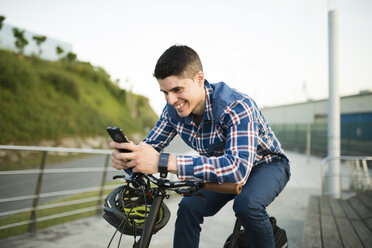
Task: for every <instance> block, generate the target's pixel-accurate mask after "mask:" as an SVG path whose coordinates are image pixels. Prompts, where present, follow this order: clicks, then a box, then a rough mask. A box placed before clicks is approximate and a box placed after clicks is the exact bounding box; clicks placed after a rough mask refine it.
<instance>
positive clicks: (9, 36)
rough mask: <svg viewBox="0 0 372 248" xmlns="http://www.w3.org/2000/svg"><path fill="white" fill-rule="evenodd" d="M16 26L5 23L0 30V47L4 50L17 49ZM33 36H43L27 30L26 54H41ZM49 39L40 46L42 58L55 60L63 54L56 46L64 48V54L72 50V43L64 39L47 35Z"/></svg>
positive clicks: (25, 32)
mask: <svg viewBox="0 0 372 248" xmlns="http://www.w3.org/2000/svg"><path fill="white" fill-rule="evenodd" d="M13 28H18V27H14V26H11V25H8V24H5V23H3V27H2V29H1V30H0V48H1V49H4V50H12V51H17V47H16V46H15V41H16V39H15V37H14V34H13ZM18 29H19V30H21V31H22V30H24V29H22V28H18ZM33 36H41V35H40V34H36V33H33V32H31V31H28V30H25V31H24V37H25V38H26V40H27V41H28V44H27V45H26V46H25V49H24V54H25V55H32V54H34V55H39V47H38V46H37V44H36V41H35V40H34V39H33V38H32V37H33ZM46 37H47V39H46V40H45V42H43V43H42V44H41V46H40V48H41V50H42V53H41V54H40V58H42V59H45V60H50V61H55V60H58V59H59V58H60V56H61V55H58V54H57V50H56V47H57V46H59V47H61V48H62V49H63V50H64V53H63V54H62V56H63V55H66V54H67V53H69V52H71V51H72V45H71V44H69V43H66V42H63V41H59V40H56V39H53V38H50V37H48V36H46Z"/></svg>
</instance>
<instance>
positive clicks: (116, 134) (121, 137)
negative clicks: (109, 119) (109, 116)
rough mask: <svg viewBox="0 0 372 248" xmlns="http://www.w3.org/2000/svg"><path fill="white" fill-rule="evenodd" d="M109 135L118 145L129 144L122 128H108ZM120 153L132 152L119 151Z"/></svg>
mask: <svg viewBox="0 0 372 248" xmlns="http://www.w3.org/2000/svg"><path fill="white" fill-rule="evenodd" d="M107 132H108V134H109V135H110V136H111V138H112V140H113V141H115V142H117V143H125V142H129V141H128V139H127V137H126V136H125V134H124V133H123V131H122V130H121V128H120V127H108V128H107ZM119 151H120V152H131V151H129V150H127V149H119Z"/></svg>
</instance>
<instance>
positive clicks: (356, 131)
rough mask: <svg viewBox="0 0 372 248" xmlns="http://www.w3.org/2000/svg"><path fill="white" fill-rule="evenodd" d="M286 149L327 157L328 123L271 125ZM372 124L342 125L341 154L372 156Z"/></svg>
mask: <svg viewBox="0 0 372 248" xmlns="http://www.w3.org/2000/svg"><path fill="white" fill-rule="evenodd" d="M271 127H272V129H273V130H274V132H275V134H276V135H277V136H278V138H279V140H280V142H281V144H282V145H283V147H284V148H285V149H295V150H297V151H300V152H305V151H311V153H312V154H315V155H320V156H327V123H311V124H274V125H271ZM371 127H372V123H370V122H368V123H341V154H344V155H348V156H349V155H350V156H367V155H370V154H372V128H371Z"/></svg>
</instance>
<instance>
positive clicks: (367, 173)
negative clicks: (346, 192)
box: [362, 159, 371, 189]
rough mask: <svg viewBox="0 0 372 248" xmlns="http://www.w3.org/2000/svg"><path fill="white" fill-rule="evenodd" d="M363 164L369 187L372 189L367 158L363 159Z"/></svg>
mask: <svg viewBox="0 0 372 248" xmlns="http://www.w3.org/2000/svg"><path fill="white" fill-rule="evenodd" d="M362 164H363V169H364V174H365V177H366V183H367V189H371V179H370V178H369V171H368V165H367V160H365V159H364V160H363V161H362Z"/></svg>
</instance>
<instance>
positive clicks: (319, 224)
mask: <svg viewBox="0 0 372 248" xmlns="http://www.w3.org/2000/svg"><path fill="white" fill-rule="evenodd" d="M302 247H303V248H309V247H325V248H333V247H334V248H340V247H350V248H351V247H352V248H354V247H365V248H367V247H372V191H371V190H369V191H366V192H363V193H358V194H357V195H356V196H354V197H351V198H349V199H335V198H330V197H325V196H311V197H310V200H309V205H308V210H307V215H306V220H305V226H304V232H303V236H302Z"/></svg>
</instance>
